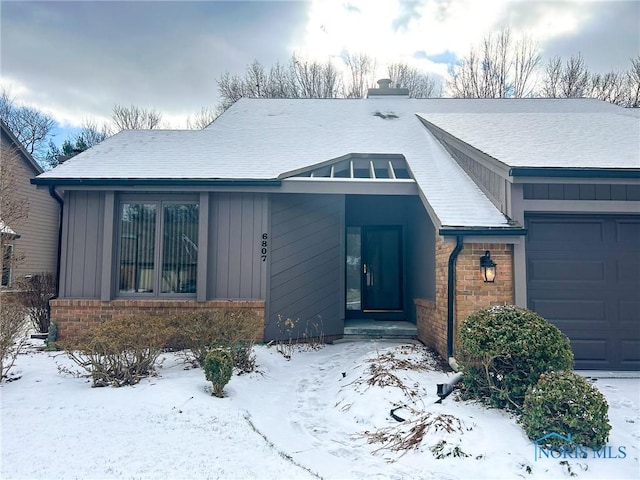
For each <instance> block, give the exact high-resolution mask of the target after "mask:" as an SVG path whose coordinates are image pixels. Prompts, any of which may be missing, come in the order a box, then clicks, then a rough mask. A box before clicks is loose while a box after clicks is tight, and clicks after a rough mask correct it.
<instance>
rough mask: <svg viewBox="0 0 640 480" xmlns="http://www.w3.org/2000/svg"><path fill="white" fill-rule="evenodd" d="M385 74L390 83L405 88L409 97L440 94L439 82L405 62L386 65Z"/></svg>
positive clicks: (430, 96) (437, 95)
mask: <svg viewBox="0 0 640 480" xmlns="http://www.w3.org/2000/svg"><path fill="white" fill-rule="evenodd" d="M387 74H388V75H389V79H390V80H391V83H392V85H394V86H395V87H396V88H407V89H408V90H409V97H411V98H432V97H439V96H440V95H441V94H442V88H441V86H440V84H439V82H436V81H435V80H434V79H433V78H432V77H430V76H429V75H428V74H427V73H423V72H421V71H420V70H418V69H417V68H415V67H410V66H409V65H407V64H406V63H405V62H397V63H392V64H390V65H389V66H388V67H387Z"/></svg>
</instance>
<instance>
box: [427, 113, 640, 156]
mask: <svg viewBox="0 0 640 480" xmlns="http://www.w3.org/2000/svg"><path fill="white" fill-rule="evenodd" d="M420 117H422V118H423V119H425V120H426V121H428V122H429V123H432V124H434V125H435V126H437V127H438V128H440V129H442V130H445V131H446V132H447V133H449V134H451V135H453V136H454V137H457V138H458V139H460V140H462V141H464V142H465V143H467V144H469V145H472V146H473V147H474V148H476V149H478V150H480V151H482V152H484V153H486V154H487V155H490V156H491V157H493V158H495V159H497V160H499V161H501V162H503V163H504V164H506V165H508V166H511V167H584V168H640V117H635V116H631V115H619V114H616V113H603V112H600V113H576V112H568V113H556V112H553V113H503V114H500V115H496V114H491V113H489V114H487V113H464V114H462V113H452V114H449V113H422V114H420Z"/></svg>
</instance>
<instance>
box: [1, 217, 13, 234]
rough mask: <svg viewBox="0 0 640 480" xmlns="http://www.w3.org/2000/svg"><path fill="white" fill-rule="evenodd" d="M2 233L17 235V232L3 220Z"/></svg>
mask: <svg viewBox="0 0 640 480" xmlns="http://www.w3.org/2000/svg"><path fill="white" fill-rule="evenodd" d="M0 233H4V234H5V235H16V232H14V231H13V229H12V228H11V227H10V226H9V225H7V224H6V223H4V222H3V221H2V219H0Z"/></svg>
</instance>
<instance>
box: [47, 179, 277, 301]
mask: <svg viewBox="0 0 640 480" xmlns="http://www.w3.org/2000/svg"><path fill="white" fill-rule="evenodd" d="M202 195H203V196H204V198H205V199H206V198H208V199H209V200H208V202H205V203H208V208H206V209H205V210H206V211H208V215H206V217H207V218H206V219H204V218H201V220H200V221H201V226H202V227H203V228H206V230H204V231H205V232H207V233H208V234H207V235H200V239H199V244H200V248H201V249H202V250H203V253H205V252H206V255H205V256H204V258H205V259H206V262H205V264H206V268H205V273H206V275H204V276H202V277H199V278H201V279H202V280H204V281H206V284H207V288H206V298H202V300H206V299H217V298H232V299H247V300H249V299H264V298H265V292H266V270H267V268H266V262H263V261H262V259H261V256H260V236H261V235H262V234H263V233H265V232H266V226H267V224H268V214H267V212H268V201H267V199H266V195H265V194H261V193H247V192H242V193H240V192H239V193H224V192H219V193H208V194H207V193H205V194H202ZM153 197H154V198H160V199H163V200H170V199H180V198H184V195H177V194H175V193H171V192H164V193H161V194H156V195H153ZM192 197H193V199H195V198H197V196H190V197H189V198H192ZM123 198H126V199H129V200H131V199H141V200H143V199H145V198H149V195H141V196H136V195H131V194H125V195H124V196H123V195H117V194H114V193H113V192H111V191H109V192H105V191H78V190H69V191H67V193H66V195H65V203H64V208H65V212H64V213H65V214H64V217H63V218H64V220H63V226H62V245H63V249H62V252H61V272H60V297H62V298H102V300H110V299H112V298H114V297H115V296H116V295H117V293H116V292H117V289H116V277H117V272H118V265H117V255H118V253H117V252H118V242H117V238H118V211H119V210H118V209H119V207H118V205H119V202H120V201H122V199H123ZM107 205H108V207H106V206H107ZM201 233H203V232H201ZM103 245H108V247H107V250H106V251H105V250H103Z"/></svg>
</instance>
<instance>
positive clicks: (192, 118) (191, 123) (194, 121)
mask: <svg viewBox="0 0 640 480" xmlns="http://www.w3.org/2000/svg"><path fill="white" fill-rule="evenodd" d="M220 113H221V112H219V109H217V108H211V107H202V108H201V109H200V111H199V112H198V113H196V114H194V115H189V117H188V118H187V128H188V129H190V130H204V129H205V128H207V127H208V126H209V125H211V123H212V122H213V121H214V120H215V119H216V118H218V117H219V116H220Z"/></svg>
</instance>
